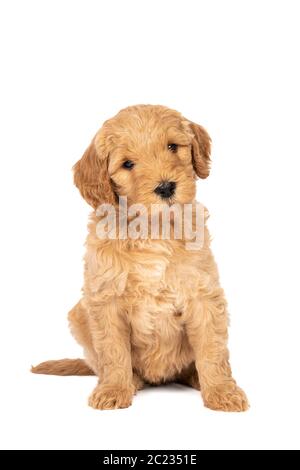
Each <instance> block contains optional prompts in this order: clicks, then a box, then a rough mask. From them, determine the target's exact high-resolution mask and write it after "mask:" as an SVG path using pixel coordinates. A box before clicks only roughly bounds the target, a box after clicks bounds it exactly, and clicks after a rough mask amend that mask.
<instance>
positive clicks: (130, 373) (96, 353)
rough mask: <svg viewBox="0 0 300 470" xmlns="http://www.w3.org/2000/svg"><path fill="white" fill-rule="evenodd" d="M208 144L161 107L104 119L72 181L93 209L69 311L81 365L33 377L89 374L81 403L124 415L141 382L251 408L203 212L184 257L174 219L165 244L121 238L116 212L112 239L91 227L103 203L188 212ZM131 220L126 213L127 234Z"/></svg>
mask: <svg viewBox="0 0 300 470" xmlns="http://www.w3.org/2000/svg"><path fill="white" fill-rule="evenodd" d="M210 143H211V141H210V137H209V135H208V134H207V132H206V131H205V129H204V128H203V127H201V126H199V125H198V124H194V123H193V122H190V121H188V120H187V119H185V118H183V117H182V116H181V114H179V113H178V112H176V111H174V110H171V109H168V108H166V107H163V106H152V105H139V106H132V107H129V108H126V109H123V110H122V111H120V112H119V113H118V114H117V115H116V116H115V117H114V118H112V119H109V120H108V121H106V122H105V123H104V125H103V127H102V128H101V129H100V130H99V131H98V133H97V134H96V136H95V137H94V139H93V140H92V142H91V144H90V146H89V147H88V149H87V150H86V152H85V153H84V155H83V157H82V158H81V160H79V161H78V162H77V163H76V165H75V166H74V181H75V185H76V186H77V187H78V189H79V191H80V193H81V195H82V196H83V197H84V199H85V200H86V201H87V202H88V203H89V204H90V205H91V206H92V207H93V209H94V210H93V212H92V214H91V220H90V224H89V233H88V237H87V243H86V256H85V273H84V274H85V278H84V288H83V296H82V298H81V300H80V301H79V302H78V304H77V305H75V307H74V308H73V309H72V310H71V311H70V313H69V321H70V327H71V331H72V333H73V335H74V337H75V338H76V340H77V341H78V342H79V343H80V344H81V345H82V347H83V350H84V360H81V359H75V360H72V359H63V360H61V361H48V362H44V363H42V364H40V365H38V366H36V367H33V369H32V371H33V372H35V373H44V374H58V375H73V374H74V375H89V374H91V375H92V374H95V375H97V377H98V378H99V382H98V384H97V386H96V387H95V389H94V391H93V392H92V394H91V396H90V398H89V404H90V406H92V407H94V408H96V409H115V408H125V407H128V406H129V405H130V404H131V402H132V398H133V396H134V394H135V392H136V391H137V390H139V389H141V388H142V387H143V385H144V384H145V383H147V384H162V383H167V382H179V383H183V384H186V385H189V386H192V387H194V388H196V389H198V390H201V393H202V397H203V400H204V404H205V406H207V407H208V408H211V409H213V410H223V411H245V410H246V409H247V408H248V402H247V398H246V395H245V393H244V392H243V391H242V390H241V389H240V388H239V387H238V386H237V384H236V382H235V380H234V379H233V377H232V374H231V368H230V364H229V352H228V349H227V327H228V313H227V304H226V300H225V296H224V292H223V290H222V288H221V287H220V283H219V277H218V271H217V267H216V263H215V261H214V258H213V255H212V252H211V250H210V246H209V245H210V240H209V234H208V231H207V228H206V224H205V220H206V218H207V213H206V211H205V217H204V224H203V232H204V235H203V241H202V243H201V246H200V247H198V248H197V249H187V247H186V241H187V240H186V238H187V237H186V235H183V236H182V237H175V236H174V230H173V229H174V220H175V218H174V217H172V216H171V217H170V225H171V235H170V236H169V237H163V236H161V235H162V231H161V230H159V236H158V237H155V238H154V237H152V236H151V235H150V234H149V233H148V235H146V236H145V234H144V236H143V237H136V236H130V234H129V235H128V234H125V235H126V236H124V233H123V234H122V236H120V220H122V221H123V222H124V216H123V217H121V218H119V219H118V221H119V223H118V224H117V225H118V226H117V230H116V234H115V236H114V237H113V236H110V235H109V231H108V232H107V236H106V237H103V236H99V234H98V230H97V227H98V224H99V221H101V220H103V211H100V212H99V211H98V210H97V209H98V208H99V206H101V205H102V204H103V203H106V206H105V207H113V208H114V210H115V212H116V214H118V213H119V212H120V197H123V199H124V198H125V197H126V201H127V204H128V207H129V206H130V205H132V204H139V205H143V207H145V208H146V209H148V208H150V206H153V205H155V206H156V207H159V208H161V207H170V205H171V204H175V205H177V207H183V206H184V205H186V204H191V205H194V204H195V192H196V179H197V177H199V178H206V177H207V176H208V175H209V167H210ZM193 207H194V206H193ZM158 212H159V209H158ZM194 212H195V211H194V210H193V214H194ZM160 215H161V214H160ZM159 217H160V216H159ZM148 219H149V217H148V218H147V219H146V220H147V221H148ZM132 220H133V217H132V213H131V215H129V213H128V214H127V218H126V217H125V225H126V227H127V228H128V227H129V224H130V222H132ZM159 220H160V219H159ZM184 223H185V222H184ZM192 225H193V227H194V222H193V224H192ZM126 227H125V228H126ZM123 228H124V227H123ZM135 233H136V232H135Z"/></svg>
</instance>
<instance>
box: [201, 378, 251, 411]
mask: <svg viewBox="0 0 300 470" xmlns="http://www.w3.org/2000/svg"><path fill="white" fill-rule="evenodd" d="M202 395H203V400H204V405H205V406H206V407H207V408H210V409H211V410H217V411H246V410H248V408H249V403H248V400H247V397H246V394H245V392H244V391H243V390H242V389H241V388H239V387H238V386H237V385H236V383H235V382H234V381H232V382H225V383H224V384H219V385H215V386H212V387H207V388H206V389H205V390H203V392H202Z"/></svg>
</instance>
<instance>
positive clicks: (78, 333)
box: [68, 300, 97, 375]
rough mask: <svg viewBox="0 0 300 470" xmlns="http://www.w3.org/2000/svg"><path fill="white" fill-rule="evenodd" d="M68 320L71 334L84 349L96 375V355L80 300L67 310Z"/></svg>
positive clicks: (86, 359)
mask: <svg viewBox="0 0 300 470" xmlns="http://www.w3.org/2000/svg"><path fill="white" fill-rule="evenodd" d="M68 320H69V325H70V330H71V333H72V335H73V336H74V338H75V339H76V340H77V341H78V343H79V344H80V345H81V346H82V347H83V349H84V356H85V361H86V363H87V364H88V365H89V367H90V368H91V369H92V370H93V371H94V373H95V374H96V375H97V355H96V352H95V350H94V347H93V343H92V336H91V333H90V327H89V324H88V317H87V311H86V308H85V307H84V305H83V301H82V300H80V301H79V302H78V303H77V304H76V305H75V307H73V308H72V310H71V311H70V312H69V314H68Z"/></svg>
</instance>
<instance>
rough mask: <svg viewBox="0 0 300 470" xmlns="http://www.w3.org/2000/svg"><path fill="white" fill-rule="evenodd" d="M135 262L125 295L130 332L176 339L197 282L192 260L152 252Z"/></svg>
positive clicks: (195, 269) (131, 268) (195, 268)
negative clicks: (130, 326) (131, 330)
mask: <svg viewBox="0 0 300 470" xmlns="http://www.w3.org/2000/svg"><path fill="white" fill-rule="evenodd" d="M135 260H136V261H135V263H133V264H132V266H131V267H130V271H129V275H128V282H127V286H126V289H125V292H124V297H125V302H126V304H127V305H128V307H129V309H128V310H129V313H130V321H131V324H132V326H133V330H136V333H137V334H142V335H152V336H153V335H156V336H157V335H158V336H170V335H171V336H172V335H173V334H174V335H178V334H179V333H180V331H181V330H182V327H183V322H184V317H185V312H186V309H187V304H188V302H189V300H190V298H191V297H192V296H193V295H194V294H195V290H196V289H197V286H196V285H197V282H199V273H198V270H197V267H196V265H195V263H194V262H193V258H192V257H191V256H186V257H183V256H176V254H174V252H173V253H168V252H165V253H159V252H158V253H157V252H155V251H153V252H150V253H149V252H145V254H144V256H141V257H135Z"/></svg>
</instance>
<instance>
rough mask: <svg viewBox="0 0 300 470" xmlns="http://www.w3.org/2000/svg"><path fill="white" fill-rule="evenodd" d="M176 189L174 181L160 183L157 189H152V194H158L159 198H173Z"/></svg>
mask: <svg viewBox="0 0 300 470" xmlns="http://www.w3.org/2000/svg"><path fill="white" fill-rule="evenodd" d="M175 189H176V183H175V181H162V182H161V183H160V184H159V185H158V186H157V188H155V189H154V192H155V193H156V194H158V195H159V196H160V197H161V198H163V199H167V198H168V197H171V196H173V194H174V193H175Z"/></svg>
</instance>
